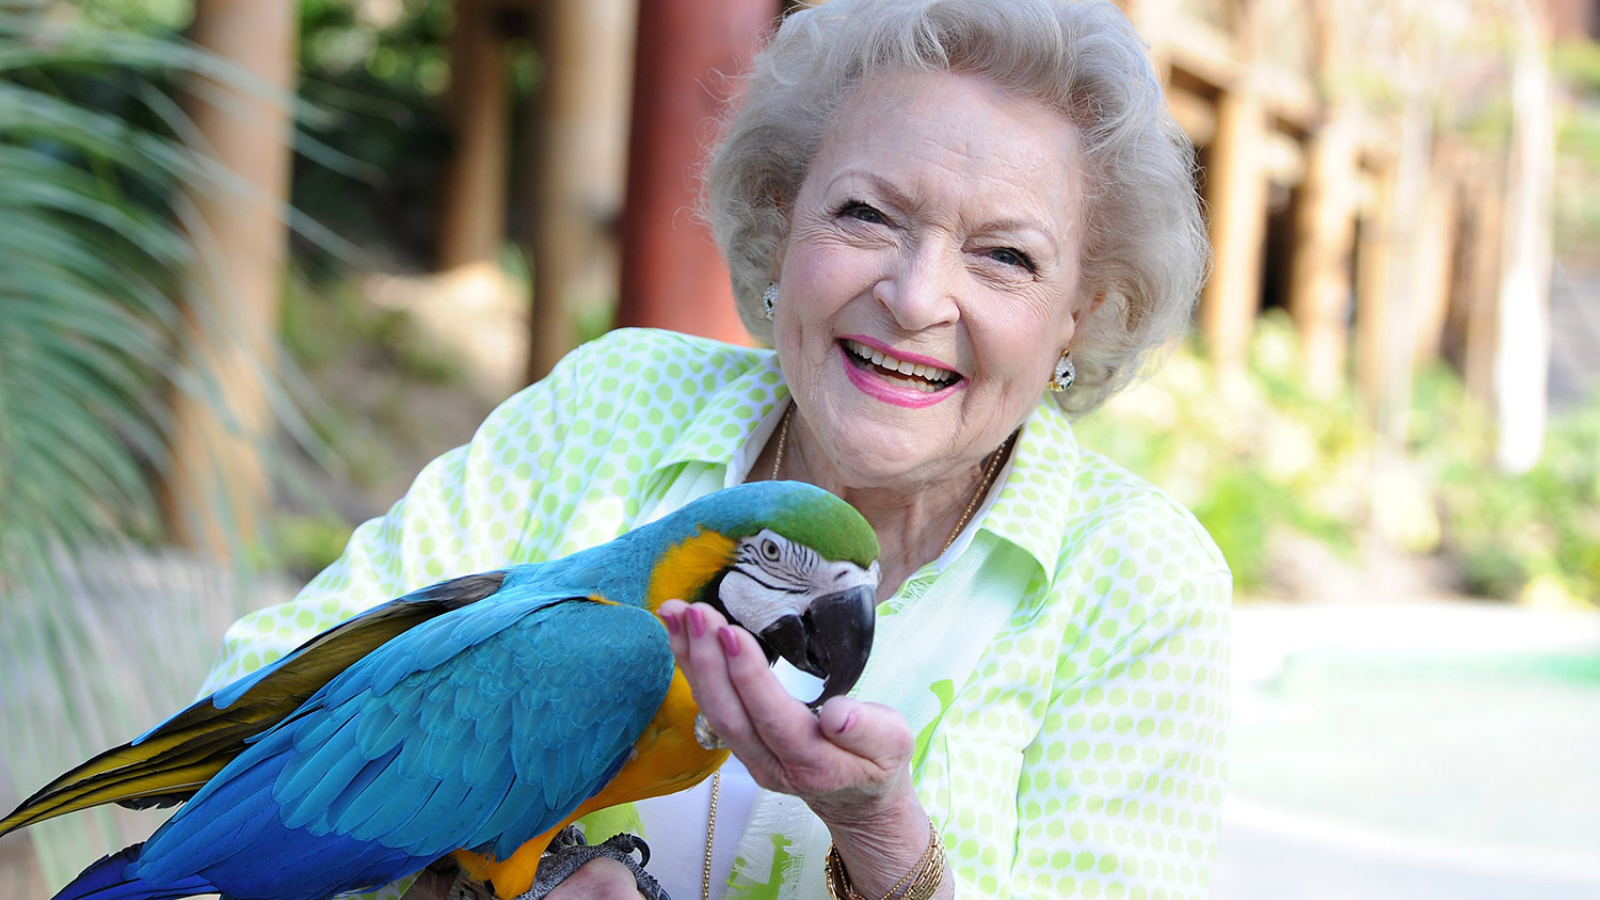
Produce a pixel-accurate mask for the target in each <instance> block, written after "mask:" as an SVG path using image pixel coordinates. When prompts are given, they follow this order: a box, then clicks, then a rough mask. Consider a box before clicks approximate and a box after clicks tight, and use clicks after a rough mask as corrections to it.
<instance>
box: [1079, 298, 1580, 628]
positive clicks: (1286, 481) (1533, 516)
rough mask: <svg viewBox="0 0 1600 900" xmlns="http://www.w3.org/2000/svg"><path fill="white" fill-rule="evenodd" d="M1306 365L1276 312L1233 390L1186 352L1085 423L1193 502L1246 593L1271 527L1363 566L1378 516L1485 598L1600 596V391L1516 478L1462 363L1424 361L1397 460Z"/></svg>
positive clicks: (1120, 454) (1145, 472)
mask: <svg viewBox="0 0 1600 900" xmlns="http://www.w3.org/2000/svg"><path fill="white" fill-rule="evenodd" d="M1302 372H1303V367H1302V366H1301V365H1300V355H1299V351H1298V348H1297V343H1296V339H1295V333H1294V330H1293V327H1292V325H1291V324H1290V322H1289V321H1288V319H1287V317H1285V316H1282V315H1280V314H1268V315H1267V316H1266V317H1264V318H1263V319H1261V320H1260V322H1259V323H1258V327H1257V329H1256V333H1255V336H1254V339H1253V343H1252V347H1251V356H1250V366H1249V377H1248V379H1247V380H1246V381H1244V382H1242V383H1240V384H1236V385H1229V386H1227V387H1226V388H1224V387H1223V386H1222V385H1221V384H1219V383H1218V380H1217V377H1216V375H1215V373H1214V372H1213V370H1212V369H1211V367H1210V366H1208V365H1207V364H1206V363H1205V362H1204V361H1203V360H1202V359H1201V358H1200V357H1199V356H1198V355H1197V354H1196V353H1195V352H1194V351H1193V350H1192V349H1191V348H1188V347H1184V348H1180V349H1179V350H1178V351H1176V352H1175V353H1174V355H1173V356H1172V357H1171V358H1170V359H1169V360H1168V361H1167V362H1166V364H1165V365H1163V366H1162V367H1161V368H1160V369H1158V370H1157V371H1156V373H1155V374H1154V375H1153V376H1152V377H1151V378H1150V379H1149V380H1147V381H1145V382H1143V383H1141V384H1139V385H1137V386H1136V387H1135V388H1133V389H1132V390H1130V391H1128V392H1126V393H1124V394H1123V395H1121V396H1119V397H1117V398H1115V399H1114V400H1113V401H1112V402H1111V403H1109V404H1108V405H1107V406H1106V408H1105V409H1104V410H1102V411H1100V412H1098V413H1096V414H1094V415H1093V416H1090V417H1089V418H1087V419H1086V420H1084V421H1082V422H1079V423H1077V424H1076V425H1075V430H1076V431H1077V433H1078V436H1079V438H1080V440H1081V441H1082V442H1083V444H1084V445H1085V446H1086V447H1090V448H1092V449H1095V450H1098V451H1100V452H1103V453H1105V454H1106V455H1108V456H1110V457H1111V458H1112V459H1114V460H1116V461H1118V462H1119V463H1121V464H1123V465H1126V466H1128V467H1129V468H1130V469H1132V470H1133V471H1135V472H1137V473H1138V474H1140V475H1142V476H1143V477H1145V478H1147V479H1149V480H1150V481H1152V482H1153V483H1155V484H1157V485H1160V486H1161V487H1162V488H1164V489H1165V490H1168V491H1169V492H1171V493H1172V494H1173V495H1174V496H1175V497H1177V498H1178V499H1179V500H1180V501H1181V502H1183V503H1184V504H1186V505H1187V506H1189V508H1190V509H1192V510H1193V511H1194V513H1195V515H1196V517H1197V518H1198V519H1199V520H1200V521H1201V523H1202V524H1203V525H1204V526H1205V527H1206V529H1207V530H1208V531H1209V532H1210V533H1211V535H1212V537H1213V538H1214V539H1215V540H1216V541H1217V544H1218V546H1219V547H1220V548H1221V549H1222V552H1223V555H1224V556H1226V557H1227V559H1228V562H1229V565H1230V566H1231V567H1232V568H1233V571H1234V578H1235V581H1236V583H1237V586H1238V588H1239V590H1240V592H1241V593H1245V594H1248V593H1250V592H1252V591H1256V590H1258V589H1260V588H1262V587H1264V586H1266V585H1268V584H1269V583H1270V582H1271V578H1272V572H1271V565H1272V559H1273V557H1272V553H1271V552H1270V550H1271V546H1272V542H1273V539H1274V535H1275V534H1278V533H1281V532H1285V531H1288V532H1295V533H1298V534H1301V535H1307V536H1310V537H1313V538H1316V539H1317V540H1319V541H1321V542H1323V543H1324V544H1326V545H1327V546H1328V547H1330V548H1331V549H1332V550H1333V551H1335V553H1336V554H1337V555H1338V556H1341V557H1343V558H1344V559H1345V560H1347V561H1348V562H1349V563H1351V564H1352V565H1359V562H1360V560H1359V552H1360V550H1361V548H1362V547H1363V546H1364V544H1365V541H1366V538H1367V536H1368V535H1370V534H1372V532H1373V530H1374V529H1375V528H1377V527H1379V524H1378V523H1379V522H1380V520H1382V526H1383V528H1384V530H1385V533H1386V538H1385V539H1386V540H1388V541H1390V542H1391V543H1398V544H1399V545H1400V549H1402V550H1407V551H1410V552H1413V553H1421V554H1442V555H1443V556H1444V557H1445V558H1446V559H1448V560H1449V561H1450V562H1451V563H1452V564H1453V567H1454V568H1455V570H1456V571H1457V572H1458V573H1459V585H1458V586H1459V587H1460V588H1461V589H1463V590H1465V591H1467V592H1469V593H1472V594H1474V595H1480V596H1486V597H1493V598H1500V599H1518V598H1522V597H1526V596H1527V595H1528V594H1529V592H1533V591H1537V592H1544V593H1545V595H1546V596H1548V595H1549V594H1551V593H1555V594H1559V595H1561V596H1564V597H1567V598H1571V599H1574V600H1577V601H1581V602H1585V603H1589V604H1595V605H1600V453H1596V452H1595V448H1596V447H1600V396H1597V397H1596V398H1595V400H1594V401H1593V402H1591V403H1590V404H1589V406H1587V407H1586V408H1584V409H1582V410H1579V411H1577V412H1575V413H1569V414H1567V415H1564V416H1561V417H1559V418H1557V419H1555V420H1554V421H1553V422H1552V424H1551V427H1550V432H1549V436H1548V441H1547V445H1546V451H1545V454H1544V458H1543V460H1542V461H1541V463H1540V464H1539V465H1538V466H1537V467H1535V468H1534V469H1533V470H1532V471H1530V472H1527V473H1524V474H1521V475H1511V474H1507V473H1504V472H1501V471H1499V470H1498V469H1497V468H1496V467H1495V464H1494V451H1495V440H1494V431H1493V422H1492V419H1491V418H1490V416H1489V415H1488V413H1487V412H1486V411H1485V410H1483V409H1482V408H1481V406H1480V405H1479V404H1477V403H1476V402H1475V401H1474V400H1473V399H1472V398H1471V397H1469V396H1468V395H1467V392H1466V390H1465V389H1464V387H1463V386H1462V384H1461V382H1460V380H1459V379H1458V378H1457V377H1456V376H1455V375H1454V374H1453V373H1452V372H1451V371H1449V370H1448V369H1446V368H1444V367H1443V366H1438V367H1433V368H1429V369H1426V370H1425V371H1423V372H1422V373H1420V374H1419V377H1418V380H1417V386H1416V394H1415V399H1414V402H1413V404H1412V413H1411V418H1410V422H1409V428H1408V434H1409V439H1408V442H1407V446H1406V447H1405V448H1403V449H1404V451H1405V455H1404V458H1403V459H1401V460H1399V461H1398V462H1397V463H1395V464H1394V465H1393V467H1392V468H1390V469H1385V468H1384V467H1383V466H1381V465H1380V455H1379V451H1380V443H1379V441H1378V440H1377V438H1376V436H1375V435H1374V433H1373V432H1372V430H1371V428H1370V427H1369V426H1368V425H1366V424H1365V423H1366V422H1367V416H1366V414H1365V413H1364V412H1363V411H1362V409H1361V406H1360V404H1359V402H1358V401H1357V400H1356V399H1355V398H1354V397H1353V396H1351V395H1350V394H1349V392H1348V391H1341V392H1340V393H1338V394H1336V395H1334V396H1331V397H1325V396H1319V395H1318V394H1317V393H1315V392H1314V391H1312V390H1311V389H1310V388H1309V387H1308V386H1307V385H1306V384H1305V382H1304V379H1303V378H1302V376H1301V373H1302Z"/></svg>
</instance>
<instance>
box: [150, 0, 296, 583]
mask: <svg viewBox="0 0 1600 900" xmlns="http://www.w3.org/2000/svg"><path fill="white" fill-rule="evenodd" d="M297 16H298V11H297V7H296V4H295V3H293V2H291V0H199V2H197V3H196V4H195V15H194V24H193V26H192V28H191V30H190V37H191V39H192V40H193V41H194V42H195V43H196V44H198V45H199V46H201V47H203V48H205V49H207V50H209V51H211V52H212V53H215V54H217V55H218V56H221V57H223V58H224V59H227V60H228V61H230V62H231V63H233V64H234V65H235V66H237V67H238V68H239V69H240V70H241V71H242V72H243V73H245V75H246V76H248V77H250V78H253V79H255V80H256V81H257V82H258V86H256V88H255V89H254V90H243V89H241V88H240V87H239V86H238V85H235V84H223V83H219V82H217V81H213V80H209V79H198V80H197V81H195V82H194V84H193V89H192V91H191V93H190V99H189V103H188V111H189V115H190V117H191V118H192V119H193V122H194V125H195V128H196V130H197V132H198V134H199V135H200V137H201V138H202V140H203V145H204V146H206V147H209V148H210V149H211V151H212V152H213V153H214V154H215V157H216V161H217V162H218V163H220V164H221V165H223V166H225V167H226V168H227V169H228V170H229V171H230V172H231V173H232V174H233V175H234V176H235V177H236V178H237V179H238V183H239V184H240V185H242V188H241V189H238V190H234V189H230V188H227V187H219V188H213V189H212V190H210V191H208V192H206V193H204V194H197V195H195V196H193V197H191V200H192V202H193V203H194V205H195V208H196V211H197V212H198V221H199V223H200V224H199V227H197V228H196V230H195V234H194V240H195V241H196V243H197V249H198V251H199V252H200V253H201V254H202V255H203V258H205V259H207V260H208V262H209V263H210V267H209V268H208V269H207V270H206V271H204V272H201V273H199V277H200V278H201V279H202V280H203V281H202V284H200V285H199V288H198V289H199V290H201V291H205V292H207V293H209V294H211V296H213V297H216V298H219V300H220V301H221V302H219V303H218V304H217V306H218V310H217V312H218V319H217V321H214V322H211V321H201V319H200V317H199V316H191V317H190V321H189V333H190V337H191V344H192V345H194V346H198V347H199V348H200V351H199V352H200V355H201V360H200V363H201V365H203V366H204V367H206V368H207V369H208V370H209V372H208V374H210V375H211V376H213V377H214V378H215V379H216V382H217V385H218V387H219V388H220V398H221V401H222V404H223V406H224V408H225V413H223V414H222V417H219V415H218V412H217V410H216V406H215V404H213V403H208V402H206V401H205V400H202V399H196V398H194V397H192V396H189V395H187V394H180V395H179V396H177V397H176V398H175V399H174V410H173V417H174V437H173V446H172V461H173V469H172V472H171V473H170V475H169V477H168V479H167V482H166V488H165V492H164V494H163V506H164V508H165V511H166V514H167V520H168V523H169V525H170V527H171V528H172V529H173V534H174V537H175V538H176V539H178V540H179V541H181V542H183V543H186V544H188V545H190V546H195V547H201V548H204V549H208V550H211V551H214V552H217V553H220V554H227V553H229V552H230V551H231V550H233V549H235V548H237V547H239V546H241V545H247V544H248V543H249V542H251V541H253V540H254V539H255V538H256V537H257V530H256V529H257V525H258V521H259V519H260V517H261V516H262V515H263V514H264V513H265V511H266V507H267V503H268V480H267V474H266V470H265V466H264V464H263V461H262V457H261V451H262V447H263V445H264V444H265V442H266V441H267V440H268V439H270V437H271V435H272V431H273V418H272V414H271V410H270V408H269V405H268V402H267V396H266V390H265V386H264V378H265V376H266V374H267V372H268V371H269V370H270V367H271V365H272V351H271V348H272V346H273V335H274V334H276V329H277V323H278V288H279V283H280V278H281V276H282V270H283V261H284V254H285V250H286V247H285V228H284V225H283V219H282V218H281V215H282V209H281V204H283V203H285V202H286V198H287V193H288V182H289V168H290V160H291V150H290V148H291V144H290V133H291V132H290V128H291V126H290V116H289V111H288V108H287V105H286V103H285V102H284V99H285V98H287V97H288V96H290V95H291V94H292V93H293V91H294V89H295V67H296V60H295V33H296V29H297V27H298V19H297ZM270 91H281V92H282V97H276V98H275V97H270V96H266V95H265V94H266V93H267V92H270Z"/></svg>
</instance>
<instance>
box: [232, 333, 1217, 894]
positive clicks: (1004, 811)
mask: <svg viewBox="0 0 1600 900" xmlns="http://www.w3.org/2000/svg"><path fill="white" fill-rule="evenodd" d="M785 393H786V389H785V388H784V386H783V382H782V377H781V373H780V372H779V371H778V369H777V365H776V361H775V359H774V358H773V357H772V355H771V354H770V353H769V352H765V351H758V350H750V349H745V348H739V347H732V346H727V345H722V344H717V343H713V342H708V341H703V340H699V339H694V338H688V337H685V336H681V335H675V334H669V333H664V332H650V331H635V330H622V331H617V332H612V333H611V334H609V335H607V336H605V337H604V338H602V339H600V340H598V341H596V342H594V343H591V344H589V345H586V346H585V347H582V348H580V349H579V350H577V351H574V352H573V353H572V354H570V355H569V356H568V357H567V359H566V360H564V361H563V362H562V363H561V364H560V365H559V366H558V367H557V368H556V370H555V371H554V372H553V373H552V374H551V375H550V376H549V377H548V378H546V379H545V380H544V381H542V382H540V383H539V384H536V385H534V386H532V387H530V388H528V389H527V390H525V391H523V392H521V393H519V394H518V395H517V396H515V397H513V398H511V399H510V400H508V401H507V402H506V403H505V404H503V405H502V406H501V407H500V408H499V409H497V410H496V411H495V412H494V413H493V414H491V416H490V417H489V418H488V420H487V421H485V423H484V424H483V426H482V427H481V428H480V429H479V431H478V433H477V435H476V436H475V437H474V438H473V440H472V442H471V443H470V444H468V445H467V446H465V447H461V448H457V449H456V450H453V451H451V452H449V453H447V454H445V455H444V456H442V457H440V458H439V459H437V460H435V461H434V462H433V463H431V464H430V465H429V466H428V467H427V468H426V469H424V470H423V472H422V473H421V474H420V475H419V476H418V478H417V480H416V482H415V483H414V484H413V486H412V488H411V490H410V491H409V492H408V493H407V494H406V496H405V497H404V498H403V499H402V500H401V501H400V502H398V503H396V504H395V506H394V507H393V508H392V509H391V510H390V511H389V513H388V514H387V515H386V516H384V517H383V518H381V519H376V520H373V521H371V522H367V523H366V524H364V525H362V526H361V527H360V528H358V529H357V530H356V532H355V534H354V535H353V536H352V538H351V541H350V544H349V546H348V547H347V549H346V551H345V553H344V555H343V556H342V557H341V558H340V559H339V561H338V562H336V563H334V565H332V566H330V567H329V568H328V569H327V570H325V571H324V572H322V573H321V574H320V575H318V576H317V577H316V578H315V579H313V580H312V582H311V583H310V584H309V585H307V586H306V588H305V589H304V590H303V591H302V592H301V594H300V595H299V596H298V597H297V598H296V599H295V600H293V601H291V602H290V603H287V604H283V605H281V606H277V607H272V608H268V609H264V610H261V611H259V612H257V613H254V614H252V615H250V616H247V617H246V618H244V619H241V620H240V621H239V622H238V623H236V624H235V625H234V626H233V627H232V628H230V629H229V631H228V633H227V635H226V637H225V640H224V646H223V652H222V655H221V657H220V659H219V660H218V662H217V664H216V666H215V667H214V669H213V671H212V674H211V677H210V678H209V679H208V680H207V684H206V687H205V691H207V692H209V691H211V690H214V689H215V688H216V687H218V686H220V685H221V684H224V683H226V682H228V681H232V680H233V679H235V678H238V677H239V676H241V675H243V674H245V673H246V672H249V671H252V670H254V669H255V668H258V667H259V666H262V665H266V664H268V663H270V662H272V661H274V660H276V659H278V658H280V657H281V656H282V655H283V654H284V653H286V652H288V651H289V650H291V649H292V648H293V647H295V646H297V645H298V644H299V643H301V642H302V641H304V640H305V639H306V638H308V637H310V636H311V635H313V634H315V633H317V632H318V631H321V630H324V629H326V628H328V627H330V626H332V625H334V624H336V623H338V622H339V621H342V620H344V619H346V618H348V617H349V616H352V615H355V614H356V613H358V612H360V611H362V610H364V609H367V608H369V607H371V606H373V605H375V604H377V603H380V602H383V601H385V600H388V599H389V598H391V597H395V596H399V595H401V594H403V593H405V592H407V591H410V590H414V589H416V588H418V587H422V586H424V585H427V584H431V583H433V582H435V581H439V580H441V579H444V578H450V577H454V576H457V575H462V574H466V573H470V572H476V571H483V570H486V569H492V568H497V567H500V566H504V565H507V564H512V563H523V562H536V561H540V560H545V559H552V558H557V557H561V556H565V555H567V554H569V553H572V552H574V551H576V550H580V549H583V548H585V547H589V546H593V545H594V544H597V543H600V542H603V541H606V540H609V539H611V538H613V537H615V536H616V535H618V534H621V533H622V532H624V531H626V530H627V529H628V528H630V527H632V526H633V525H634V524H635V523H636V520H637V519H638V517H639V516H640V515H641V512H648V511H649V510H651V509H653V508H654V506H655V504H656V503H657V502H658V501H659V500H660V499H661V498H662V497H663V496H664V495H665V494H666V493H667V492H668V490H669V489H670V488H671V487H672V486H673V485H674V483H675V482H676V480H677V479H678V478H679V477H680V475H681V474H682V473H684V472H685V471H686V470H689V469H694V468H695V465H693V464H697V463H698V464H707V463H709V464H715V465H722V466H726V465H727V464H728V463H729V461H730V460H732V459H733V458H734V456H735V454H736V453H737V452H739V451H740V450H741V449H742V448H743V446H744V444H745V443H746V441H747V438H748V436H749V434H750V433H751V432H752V431H753V430H754V429H755V427H756V426H757V425H758V424H759V423H760V422H761V421H762V419H763V418H764V417H766V416H767V414H768V413H769V412H770V411H771V410H772V408H773V406H774V404H776V403H777V402H778V401H779V400H780V399H781V398H782V397H783V396H784V395H785ZM980 524H981V527H982V528H983V529H985V530H987V531H989V532H991V533H993V534H995V535H996V536H998V537H1000V538H1003V539H1004V540H1006V541H1008V542H1010V543H1012V544H1014V545H1015V546H1016V547H1019V548H1021V549H1022V550H1024V551H1026V553H1027V555H1028V556H1029V557H1031V558H1032V560H1034V561H1035V562H1036V563H1037V565H1038V570H1039V571H1038V576H1037V577H1035V578H1034V579H1033V580H1032V582H1031V586H1030V588H1029V591H1028V593H1027V596H1025V597H1023V598H1022V599H1021V602H1019V603H1018V605H1017V607H1016V610H1015V612H1014V614H1013V615H1012V617H1011V619H1010V620H1009V621H1007V622H1006V623H1005V625H1004V627H1003V628H1002V629H1001V630H1000V632H999V633H998V634H997V635H996V637H995V639H994V640H993V642H991V643H990V645H989V646H988V647H987V648H985V649H984V651H983V653H982V655H981V656H980V657H979V661H978V664H977V667H976V669H975V670H974V672H973V675H972V677H971V678H970V679H969V680H968V682H967V683H966V684H965V685H963V686H962V687H961V688H960V689H959V690H958V691H956V692H955V694H954V696H953V698H951V699H950V702H949V703H948V706H947V707H946V708H945V709H943V711H942V714H941V716H940V717H939V719H938V720H937V723H936V727H934V728H933V729H932V731H931V736H930V737H929V738H928V740H927V743H926V746H925V747H924V748H923V752H922V755H921V756H920V757H919V762H918V767H917V770H916V772H915V774H916V777H917V784H918V790H919V793H920V795H921V799H922V801H923V803H924V805H925V806H926V807H927V808H928V811H929V813H930V814H931V815H932V816H933V817H934V819H935V821H936V822H938V823H939V824H940V826H941V830H942V832H943V834H944V836H945V839H946V843H947V846H948V850H949V856H950V860H951V863H952V866H953V868H954V870H955V873H956V876H957V879H958V881H959V885H958V887H959V890H958V894H959V895H963V896H968V895H982V896H989V897H1013V896H1014V897H1035V896H1038V897H1080V896H1081V897H1107V898H1144V900H1155V898H1164V900H1180V898H1190V897H1203V896H1205V895H1206V893H1207V890H1208V885H1209V880H1210V871H1211V860H1212V856H1213V854H1214V852H1215V847H1216V835H1217V828H1218V826H1219V824H1220V810H1221V802H1222V788H1223V784H1224V781H1225V777H1226V776H1225V768H1224V765H1223V750H1224V747H1225V727H1226V721H1227V696H1228V683H1227V663H1228V658H1227V610H1228V604H1229V595H1230V590H1231V588H1230V580H1229V576H1228V572H1227V569H1226V566H1225V565H1224V563H1223V562H1222V559H1221V556H1220V554H1218V553H1217V551H1216V549H1215V547H1214V546H1213V545H1212V544H1211V542H1210V540H1209V538H1207V537H1206V536H1205V534H1204V532H1203V531H1202V530H1201V529H1200V527H1199V525H1198V524H1196V523H1195V521H1194V519H1193V518H1192V517H1191V516H1189V514H1188V513H1187V512H1185V511H1183V510H1182V509H1181V508H1179V507H1177V506H1176V505H1174V504H1173V503H1172V502H1171V501H1169V500H1168V499H1167V498H1166V497H1165V496H1164V495H1162V494H1161V493H1160V492H1158V491H1157V490H1155V489H1154V488H1152V487H1151V486H1149V485H1148V484H1146V483H1144V482H1142V481H1140V480H1138V479H1137V478H1135V477H1134V476H1132V475H1129V474H1128V473H1126V472H1124V471H1122V470H1121V469H1119V468H1117V467H1116V466H1114V465H1112V464H1110V463H1109V462H1107V461H1105V460H1104V459H1101V458H1100V457H1097V456H1095V455H1093V454H1090V453H1087V452H1084V451H1080V450H1079V449H1078V447H1077V445H1076V443H1075V441H1074V440H1073V437H1072V434H1071V429H1070V426H1069V425H1068V423H1067V422H1066V420H1065V418H1064V417H1063V416H1062V415H1061V414H1060V413H1059V412H1058V411H1057V410H1056V409H1055V407H1054V406H1053V404H1050V403H1048V402H1042V403H1041V404H1040V406H1039V409H1038V411H1037V412H1036V414H1035V415H1034V416H1033V417H1032V418H1031V419H1030V420H1029V422H1028V424H1027V425H1026V427H1025V428H1024V431H1023V434H1022V436H1021V437H1020V439H1019V441H1018V445H1017V449H1016V452H1015V453H1014V454H1013V461H1012V463H1011V466H1010V469H1009V473H1008V476H1007V479H1006V481H1005V483H1004V485H1003V486H1002V488H1001V490H1000V492H999V494H998V496H997V499H996V500H995V502H994V504H993V506H992V507H990V509H989V510H988V511H987V513H985V515H984V517H983V519H982V521H981V523H980ZM933 577H935V575H934V573H933V572H932V571H931V570H929V569H925V570H924V571H923V572H920V573H918V574H917V575H916V576H914V577H913V578H912V579H911V580H909V581H908V582H907V583H906V585H905V587H904V588H903V589H902V595H901V597H900V598H897V600H896V603H900V602H904V603H907V604H910V603H913V602H914V600H915V598H916V596H918V595H919V594H920V593H921V592H922V591H923V590H925V589H926V588H927V585H928V583H929V580H930V579H931V578H933ZM813 887H814V888H815V889H816V891H817V892H819V895H822V896H825V895H824V894H820V892H821V885H820V884H818V885H814V886H805V887H804V890H805V892H806V893H805V895H806V896H810V894H811V889H812V888H813ZM384 895H385V896H388V897H393V896H397V891H396V890H395V889H393V888H390V889H387V890H386V891H385V892H384Z"/></svg>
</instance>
